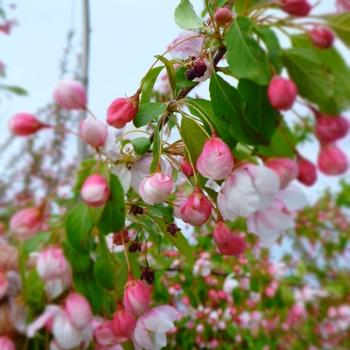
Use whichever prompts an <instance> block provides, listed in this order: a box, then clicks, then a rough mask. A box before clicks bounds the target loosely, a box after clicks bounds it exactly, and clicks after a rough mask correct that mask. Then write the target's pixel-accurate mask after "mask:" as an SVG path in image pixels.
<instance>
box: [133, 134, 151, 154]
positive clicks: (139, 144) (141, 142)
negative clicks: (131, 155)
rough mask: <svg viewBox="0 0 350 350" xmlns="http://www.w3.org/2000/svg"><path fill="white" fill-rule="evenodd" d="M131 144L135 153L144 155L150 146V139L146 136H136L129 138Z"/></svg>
mask: <svg viewBox="0 0 350 350" xmlns="http://www.w3.org/2000/svg"><path fill="white" fill-rule="evenodd" d="M131 144H132V145H133V147H134V151H135V153H136V154H138V155H140V156H142V155H144V154H145V153H146V152H147V151H148V150H149V148H150V147H151V141H150V140H149V138H147V137H138V138H136V139H133V140H131Z"/></svg>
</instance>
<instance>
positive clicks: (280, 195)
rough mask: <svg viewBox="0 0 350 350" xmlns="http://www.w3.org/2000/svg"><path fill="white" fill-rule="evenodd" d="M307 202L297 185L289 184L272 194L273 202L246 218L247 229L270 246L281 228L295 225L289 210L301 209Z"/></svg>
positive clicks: (284, 228)
mask: <svg viewBox="0 0 350 350" xmlns="http://www.w3.org/2000/svg"><path fill="white" fill-rule="evenodd" d="M306 204H307V198H306V195H305V194H304V192H303V191H301V190H300V189H299V188H298V187H297V186H293V185H290V186H289V187H288V188H286V189H285V190H282V191H278V192H276V193H275V195H274V201H273V203H272V204H271V205H270V206H269V207H267V208H264V209H261V210H258V211H256V212H254V213H253V214H251V215H250V216H249V217H248V218H247V226H248V231H249V232H251V233H254V234H256V235H258V236H259V237H260V241H261V243H262V244H263V245H265V246H268V247H269V246H271V245H272V244H273V243H274V241H275V240H276V239H277V238H278V236H279V234H280V231H281V230H286V229H288V228H293V227H294V226H295V223H294V218H293V215H292V213H291V211H294V210H298V209H301V208H302V207H304V206H305V205H306Z"/></svg>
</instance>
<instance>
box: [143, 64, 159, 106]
mask: <svg viewBox="0 0 350 350" xmlns="http://www.w3.org/2000/svg"><path fill="white" fill-rule="evenodd" d="M163 68H164V67H163V66H161V67H155V68H153V69H152V70H151V71H150V72H149V73H148V74H147V76H146V78H145V80H144V82H143V85H142V95H141V100H140V104H143V103H147V102H150V101H151V98H152V93H153V88H154V83H155V82H156V80H157V77H158V75H159V73H160V72H161V71H162V70H163Z"/></svg>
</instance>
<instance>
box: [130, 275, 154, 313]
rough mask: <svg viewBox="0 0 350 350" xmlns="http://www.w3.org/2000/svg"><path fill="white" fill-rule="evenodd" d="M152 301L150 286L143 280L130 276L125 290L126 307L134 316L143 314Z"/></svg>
mask: <svg viewBox="0 0 350 350" xmlns="http://www.w3.org/2000/svg"><path fill="white" fill-rule="evenodd" d="M150 302H151V293H150V290H149V288H148V287H147V286H146V285H145V284H144V283H143V282H141V281H139V280H136V279H135V278H133V277H129V279H128V282H127V283H126V286H125V292H124V306H125V309H126V310H127V311H128V312H130V313H131V314H133V315H134V316H141V315H142V314H144V313H145V312H146V311H147V310H148V308H149V304H150Z"/></svg>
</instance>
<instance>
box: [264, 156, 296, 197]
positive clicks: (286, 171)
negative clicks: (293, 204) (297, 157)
mask: <svg viewBox="0 0 350 350" xmlns="http://www.w3.org/2000/svg"><path fill="white" fill-rule="evenodd" d="M265 166H267V167H268V168H270V169H272V170H273V171H275V172H276V174H277V175H278V176H279V178H280V190H283V189H284V188H286V187H287V186H288V185H289V184H290V183H291V182H292V181H293V180H294V179H296V178H297V176H298V174H299V168H298V165H297V164H296V162H295V161H294V160H292V159H289V158H270V159H268V160H267V161H266V162H265Z"/></svg>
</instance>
